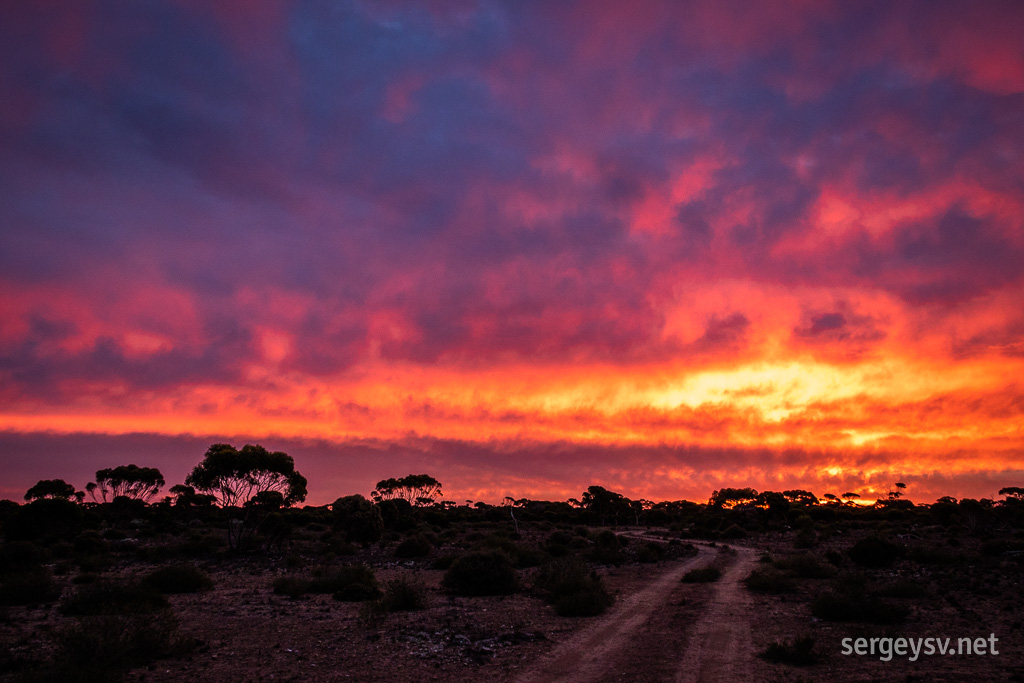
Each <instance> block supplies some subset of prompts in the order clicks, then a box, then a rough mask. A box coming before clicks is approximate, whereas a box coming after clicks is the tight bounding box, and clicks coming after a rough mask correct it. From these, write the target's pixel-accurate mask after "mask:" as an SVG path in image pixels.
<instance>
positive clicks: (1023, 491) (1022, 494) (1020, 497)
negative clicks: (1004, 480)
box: [999, 486, 1024, 505]
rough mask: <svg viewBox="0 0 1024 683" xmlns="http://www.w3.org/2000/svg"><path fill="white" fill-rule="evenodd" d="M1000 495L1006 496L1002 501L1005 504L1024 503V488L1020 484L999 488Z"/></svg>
mask: <svg viewBox="0 0 1024 683" xmlns="http://www.w3.org/2000/svg"><path fill="white" fill-rule="evenodd" d="M999 495H1000V496H1006V500H1004V501H1002V502H1003V503H1004V504H1005V503H1009V504H1011V505H1013V504H1018V503H1024V488H1021V487H1019V486H1006V487H1004V488H1001V489H999Z"/></svg>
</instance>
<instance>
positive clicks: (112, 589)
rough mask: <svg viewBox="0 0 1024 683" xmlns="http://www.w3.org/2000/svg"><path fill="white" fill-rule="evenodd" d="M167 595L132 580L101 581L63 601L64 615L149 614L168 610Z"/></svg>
mask: <svg viewBox="0 0 1024 683" xmlns="http://www.w3.org/2000/svg"><path fill="white" fill-rule="evenodd" d="M168 607H169V604H168V602H167V598H165V597H164V596H163V594H162V593H160V592H159V591H158V590H156V589H155V588H153V587H151V586H145V585H143V584H141V583H138V582H134V581H129V582H125V583H114V582H112V581H97V582H95V583H91V584H84V585H82V586H81V587H80V588H79V589H78V590H77V591H76V592H75V593H73V594H72V595H70V596H68V597H67V598H66V599H65V600H64V601H63V603H61V606H60V611H61V614H64V615H67V616H97V615H123V614H147V613H150V612H156V611H159V610H163V609H167V608H168Z"/></svg>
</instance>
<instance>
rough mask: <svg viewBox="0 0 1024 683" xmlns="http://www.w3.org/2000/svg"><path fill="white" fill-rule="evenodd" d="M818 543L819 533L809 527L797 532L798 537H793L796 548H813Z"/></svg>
mask: <svg viewBox="0 0 1024 683" xmlns="http://www.w3.org/2000/svg"><path fill="white" fill-rule="evenodd" d="M816 545H818V534H816V533H815V531H814V529H813V528H811V527H807V528H804V529H801V530H800V531H798V532H796V537H795V538H794V539H793V546H794V547H795V548H813V547H814V546H816Z"/></svg>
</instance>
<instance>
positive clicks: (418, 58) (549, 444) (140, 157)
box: [0, 1, 1024, 503]
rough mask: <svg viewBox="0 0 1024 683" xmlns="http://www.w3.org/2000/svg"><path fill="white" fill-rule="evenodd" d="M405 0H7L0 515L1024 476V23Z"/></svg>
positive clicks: (742, 6)
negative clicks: (54, 487) (52, 488)
mask: <svg viewBox="0 0 1024 683" xmlns="http://www.w3.org/2000/svg"><path fill="white" fill-rule="evenodd" d="M208 5H210V6H208ZM422 5H423V4H422V3H405V2H385V3H374V2H368V3H362V2H358V3H318V2H294V3H293V2H280V3H276V2H275V3H271V2H266V3H259V5H258V6H259V7H260V8H262V9H260V10H258V11H257V10H256V9H254V8H253V7H251V6H249V5H248V4H238V3H209V4H208V3H194V2H185V1H182V2H160V3H150V4H146V5H144V6H142V5H138V6H136V5H126V6H123V7H120V8H117V7H114V8H112V7H108V6H106V5H103V4H102V3H92V2H81V3H65V4H64V5H60V4H58V5H55V6H48V5H46V4H43V3H20V4H17V3H15V4H9V5H8V6H5V8H4V9H2V10H0V55H2V59H0V91H2V92H4V93H5V99H6V100H7V102H6V103H5V104H4V106H3V107H2V108H0V150H2V154H0V195H2V196H3V198H4V199H3V201H2V202H0V430H2V431H0V466H3V467H4V468H5V470H6V471H7V472H8V474H7V475H6V476H5V477H4V478H3V479H4V480H3V483H2V485H0V497H9V498H14V499H20V497H21V495H22V494H23V493H24V490H25V488H27V487H28V486H30V485H31V484H32V483H34V482H35V481H36V480H38V479H42V478H46V477H63V478H66V479H68V481H72V480H74V479H75V477H76V476H79V477H88V476H90V472H91V471H92V470H95V469H97V468H98V467H108V466H112V465H117V464H123V462H122V461H124V462H128V461H131V462H137V464H139V465H145V466H157V467H161V468H163V469H164V471H165V474H166V476H167V480H168V482H169V483H170V482H172V481H174V482H175V483H177V482H179V481H180V480H181V478H182V477H183V476H184V472H185V471H186V470H187V467H189V466H191V465H192V464H194V463H195V462H196V461H198V460H199V458H200V457H201V456H202V452H203V449H204V448H205V446H202V445H201V444H204V443H205V444H207V445H208V444H209V443H213V442H220V441H233V442H235V443H236V445H241V443H244V442H256V441H258V442H261V443H263V444H264V445H266V446H268V447H273V448H274V449H280V450H287V451H288V452H289V453H290V454H291V455H293V456H294V457H295V460H296V465H297V467H299V469H300V470H302V471H303V473H304V474H306V476H307V477H308V478H309V480H310V492H311V496H310V502H313V503H325V502H330V500H333V497H335V496H337V495H342V494H345V493H352V492H361V493H366V492H367V491H368V490H369V489H370V488H372V486H373V483H374V482H375V481H376V480H377V479H381V478H384V477H388V476H401V475H404V474H408V473H409V472H411V471H420V470H422V469H424V468H428V469H429V472H430V473H431V474H432V475H434V476H436V477H437V478H438V479H440V480H441V481H442V482H444V484H445V493H446V495H447V496H448V497H449V498H451V499H455V500H462V499H467V498H470V499H484V500H488V501H491V502H495V501H497V500H500V499H501V498H502V497H503V496H505V495H511V494H514V495H516V496H517V497H523V496H536V497H549V498H557V497H562V498H563V499H564V497H567V496H577V495H579V492H580V491H581V490H582V488H585V487H586V486H587V485H589V484H601V485H604V486H607V487H609V488H615V489H616V490H620V491H622V492H623V493H624V494H626V495H629V496H635V497H639V496H643V497H647V498H661V499H679V498H690V499H704V498H706V497H707V496H708V495H709V494H710V492H711V491H712V490H713V489H714V488H718V487H721V486H752V487H755V488H758V489H775V490H780V489H782V488H797V487H799V488H807V489H811V490H813V491H815V492H816V493H818V494H819V495H821V494H823V493H826V492H831V493H834V494H837V495H838V494H841V493H843V492H845V491H851V490H855V491H859V492H861V493H862V494H863V496H864V498H865V499H866V500H870V499H871V496H872V495H875V494H878V495H880V494H882V493H883V492H884V491H885V490H887V487H888V486H889V485H891V483H892V482H893V481H896V480H897V479H900V480H902V481H906V482H907V483H908V492H907V495H908V496H909V497H910V498H913V499H917V500H920V501H921V502H931V501H933V500H934V499H935V498H937V497H938V496H941V495H947V494H949V495H956V496H973V497H992V496H994V495H995V491H996V490H997V489H999V488H1000V487H1003V486H1010V485H1017V486H1020V485H1024V185H1022V183H1021V178H1024V51H1022V50H1021V49H1020V45H1019V37H1020V36H1021V35H1024V8H1022V7H1021V5H1020V4H1019V3H1015V2H1006V3H1000V2H985V3H979V4H975V5H971V6H970V7H969V8H967V9H966V10H965V7H964V6H963V5H962V4H958V3H943V2H938V3H936V2H909V3H899V4H898V6H890V4H887V3H878V4H870V3H869V4H867V5H863V4H857V5H855V6H854V5H849V6H848V5H845V4H843V3H830V2H822V3H804V2H792V3H788V2H786V3H768V4H765V5H764V6H760V5H755V6H752V5H750V4H749V3H729V2H686V3H672V2H669V3H653V2H652V3H641V5H640V6H639V7H638V8H633V6H632V5H628V3H579V4H576V5H573V4H570V5H562V4H559V5H557V7H558V8H557V9H556V6H555V5H552V4H550V3H538V4H528V3H483V2H481V3H476V2H451V3H449V2H439V3H429V7H430V10H429V11H428V10H424V9H422ZM627 5H628V6H627ZM769 5H770V8H769ZM965 11H966V12H967V13H969V14H970V15H971V16H969V17H964V16H963V13H964V12H965ZM196 448H198V450H196ZM179 452H180V456H178V455H174V456H173V457H172V456H171V455H168V454H170V453H174V454H177V453H179ZM161 454H162V455H161ZM36 456H38V459H35V458H36ZM179 457H180V459H178V458H179ZM424 471H426V470H424ZM83 473H84V474H83ZM85 480H86V479H84V478H83V479H82V482H83V483H84V481H85ZM75 481H76V482H77V480H75ZM77 485H79V486H81V485H82V484H81V483H77ZM581 487H582V488H581Z"/></svg>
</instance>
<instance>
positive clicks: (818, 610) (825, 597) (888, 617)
mask: <svg viewBox="0 0 1024 683" xmlns="http://www.w3.org/2000/svg"><path fill="white" fill-rule="evenodd" d="M909 612H910V610H909V609H907V608H906V607H903V606H902V605H896V604H893V603H889V602H885V601H882V600H877V599H865V598H864V597H863V596H853V595H844V594H840V593H835V592H832V591H827V592H825V593H822V594H820V595H818V597H816V598H815V599H814V601H813V602H812V603H811V614H813V615H814V616H816V617H818V618H819V619H824V620H825V621H854V622H866V623H869V624H882V625H886V624H900V623H903V621H904V620H905V619H906V618H907V614H909Z"/></svg>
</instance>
